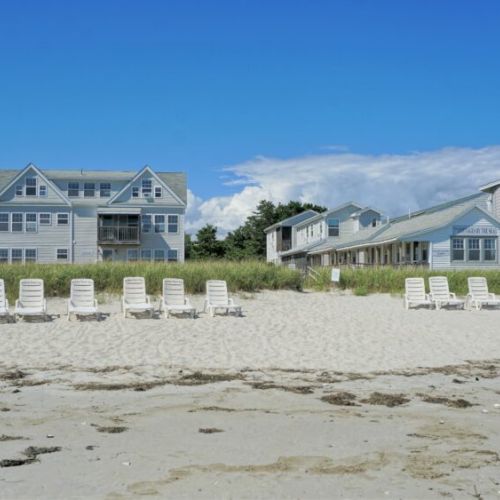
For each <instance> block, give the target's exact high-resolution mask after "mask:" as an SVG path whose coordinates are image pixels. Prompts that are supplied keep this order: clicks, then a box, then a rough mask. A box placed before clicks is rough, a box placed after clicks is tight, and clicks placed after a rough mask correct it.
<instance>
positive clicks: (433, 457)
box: [0, 292, 500, 499]
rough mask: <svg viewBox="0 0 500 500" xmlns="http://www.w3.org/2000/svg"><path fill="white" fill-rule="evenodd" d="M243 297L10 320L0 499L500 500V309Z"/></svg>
mask: <svg viewBox="0 0 500 500" xmlns="http://www.w3.org/2000/svg"><path fill="white" fill-rule="evenodd" d="M238 301H239V302H240V303H241V304H242V305H243V311H244V317H243V318H237V317H224V316H221V317H216V318H210V317H208V316H207V315H205V314H202V313H200V315H199V318H197V319H195V320H191V319H188V318H185V319H183V318H180V319H175V318H174V319H168V320H165V319H163V318H161V319H159V318H155V319H123V318H122V317H121V315H120V311H119V303H118V302H117V301H116V299H108V300H107V302H106V303H103V304H102V311H103V313H104V314H105V318H104V320H103V321H100V322H95V321H82V322H78V321H72V322H68V321H67V320H66V318H65V317H64V301H63V300H61V299H51V300H49V304H48V305H49V312H50V313H51V314H52V315H53V319H52V321H50V322H47V323H28V322H22V323H18V324H0V410H1V411H0V465H2V463H3V464H4V465H12V462H6V461H7V460H15V461H22V460H26V463H25V464H24V465H15V466H10V467H0V498H47V499H48V498H51V499H54V498H107V499H118V498H138V497H142V496H149V497H153V498H154V497H157V498H269V499H271V498H311V499H312V498H340V497H342V498H346V497H347V498H441V497H452V498H471V497H473V496H474V495H476V498H490V497H493V498H495V497H498V496H500V493H499V492H500V479H499V478H500V458H499V455H498V450H500V436H499V434H498V422H499V419H500V386H499V384H498V381H499V378H500V328H499V324H500V311H494V310H484V311H480V312H470V311H452V310H441V311H428V310H415V311H413V310H412V311H405V310H404V309H403V306H402V300H401V298H399V297H391V296H389V295H372V296H369V297H354V296H352V295H349V294H340V293H295V292H264V293H259V294H255V295H250V294H245V295H242V296H239V297H238ZM193 302H194V303H195V305H196V306H197V307H199V308H201V304H202V300H201V298H200V297H194V298H193ZM58 315H61V317H57V316H58ZM386 405H388V406H386ZM14 438H19V439H14ZM21 438H22V439H21ZM29 447H39V448H40V447H48V448H49V450H43V449H42V450H38V451H39V453H35V452H34V451H33V449H31V451H27V452H26V450H27V449H28V448H29ZM58 447H60V450H57V451H56V450H55V449H54V448H58ZM51 448H52V450H51ZM35 451H36V449H35ZM43 451H52V452H50V453H49V452H47V453H42V452H43ZM2 460H3V461H4V462H2ZM16 463H17V462H16Z"/></svg>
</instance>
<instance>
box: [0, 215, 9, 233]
mask: <svg viewBox="0 0 500 500" xmlns="http://www.w3.org/2000/svg"><path fill="white" fill-rule="evenodd" d="M4 214H5V215H6V216H7V229H6V230H5V231H3V230H0V233H10V212H0V215H4ZM2 224H5V222H2Z"/></svg>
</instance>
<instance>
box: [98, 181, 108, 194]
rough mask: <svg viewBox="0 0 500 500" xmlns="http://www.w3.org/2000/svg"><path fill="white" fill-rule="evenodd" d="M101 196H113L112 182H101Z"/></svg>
mask: <svg viewBox="0 0 500 500" xmlns="http://www.w3.org/2000/svg"><path fill="white" fill-rule="evenodd" d="M99 196H100V197H101V198H109V197H110V196H111V183H110V182H101V184H100V185H99Z"/></svg>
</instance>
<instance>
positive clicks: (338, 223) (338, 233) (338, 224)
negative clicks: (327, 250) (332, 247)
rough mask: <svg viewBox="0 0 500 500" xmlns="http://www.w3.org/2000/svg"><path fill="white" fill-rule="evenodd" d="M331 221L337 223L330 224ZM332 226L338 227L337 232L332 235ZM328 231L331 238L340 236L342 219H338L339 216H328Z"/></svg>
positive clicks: (333, 227)
mask: <svg viewBox="0 0 500 500" xmlns="http://www.w3.org/2000/svg"><path fill="white" fill-rule="evenodd" d="M329 221H335V222H336V223H337V224H336V225H333V224H332V226H330V222H329ZM330 227H331V228H332V229H335V228H336V229H337V234H332V235H330ZM326 231H327V233H328V237H329V238H337V237H339V236H340V220H339V219H337V218H335V217H328V218H327V219H326Z"/></svg>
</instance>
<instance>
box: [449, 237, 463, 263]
mask: <svg viewBox="0 0 500 500" xmlns="http://www.w3.org/2000/svg"><path fill="white" fill-rule="evenodd" d="M451 258H452V260H465V245H464V239H463V238H453V239H452V243H451Z"/></svg>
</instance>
